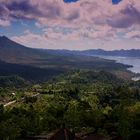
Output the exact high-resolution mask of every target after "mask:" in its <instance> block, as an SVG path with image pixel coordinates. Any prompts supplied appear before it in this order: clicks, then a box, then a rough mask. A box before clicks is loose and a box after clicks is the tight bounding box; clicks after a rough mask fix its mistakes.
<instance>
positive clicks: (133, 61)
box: [98, 55, 140, 80]
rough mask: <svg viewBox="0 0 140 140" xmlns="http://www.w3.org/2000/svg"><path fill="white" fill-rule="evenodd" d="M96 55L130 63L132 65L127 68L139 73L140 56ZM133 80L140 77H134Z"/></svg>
mask: <svg viewBox="0 0 140 140" xmlns="http://www.w3.org/2000/svg"><path fill="white" fill-rule="evenodd" d="M98 57H101V58H105V59H109V60H115V61H116V62H117V63H122V64H127V65H132V66H133V67H130V68H128V70H130V71H132V72H134V73H139V74H140V58H135V57H121V56H104V55H98ZM133 80H140V77H134V78H133Z"/></svg>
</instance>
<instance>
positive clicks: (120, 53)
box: [40, 49, 140, 57]
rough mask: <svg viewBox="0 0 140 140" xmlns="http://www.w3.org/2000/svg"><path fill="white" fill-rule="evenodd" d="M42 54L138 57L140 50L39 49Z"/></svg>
mask: <svg viewBox="0 0 140 140" xmlns="http://www.w3.org/2000/svg"><path fill="white" fill-rule="evenodd" d="M40 50H41V51H42V52H43V51H47V52H49V53H53V54H61V55H86V56H94V55H95V56H98V55H104V56H123V57H140V49H130V50H124V49H121V50H111V51H107V50H103V49H89V50H83V51H80V50H72V51H71V50H51V49H40Z"/></svg>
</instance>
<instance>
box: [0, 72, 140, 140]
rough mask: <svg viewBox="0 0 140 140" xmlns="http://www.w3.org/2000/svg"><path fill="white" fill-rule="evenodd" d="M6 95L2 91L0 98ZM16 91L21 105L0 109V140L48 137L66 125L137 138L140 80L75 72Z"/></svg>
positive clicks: (139, 135) (139, 131) (128, 139)
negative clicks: (125, 79)
mask: <svg viewBox="0 0 140 140" xmlns="http://www.w3.org/2000/svg"><path fill="white" fill-rule="evenodd" d="M9 90H10V89H7V88H1V91H0V96H1V97H2V95H3V96H5V94H6V93H7V94H8V92H9ZM12 90H13V88H12ZM14 90H15V89H14ZM15 92H16V96H15V97H14V98H15V99H20V98H22V97H23V96H24V100H23V101H22V102H21V101H20V100H19V101H18V102H16V103H15V104H13V105H11V106H8V107H4V106H3V105H1V106H0V139H6V140H7V139H9V140H14V139H19V138H23V137H28V136H34V135H39V134H42V133H45V134H48V133H50V132H52V131H54V130H56V129H59V128H61V127H62V126H63V125H64V124H65V126H66V127H67V128H69V129H71V130H73V131H74V132H75V133H80V134H81V135H83V134H86V133H90V132H94V133H97V134H102V135H105V136H107V137H109V138H121V139H123V140H139V138H140V82H139V81H138V82H132V81H131V82H126V81H124V80H122V79H120V78H118V77H116V76H115V75H113V74H111V73H109V72H106V71H81V70H77V71H72V72H69V73H67V74H65V75H61V76H58V77H55V78H53V79H52V80H50V81H48V82H47V83H42V84H40V85H34V86H30V87H26V88H25V89H24V90H23V89H22V91H21V92H20V90H18V91H15ZM4 93H5V94H4ZM27 93H28V96H27ZM29 93H30V94H29ZM37 93H40V95H39V96H30V95H33V94H37ZM6 97H7V96H6ZM11 100H13V99H12V98H11Z"/></svg>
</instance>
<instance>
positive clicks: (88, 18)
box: [0, 0, 140, 40]
mask: <svg viewBox="0 0 140 140" xmlns="http://www.w3.org/2000/svg"><path fill="white" fill-rule="evenodd" d="M16 20H34V21H35V22H36V27H37V28H40V29H41V30H42V32H43V38H44V37H45V38H46V39H55V40H56V39H69V40H73V39H74V40H75V39H80V38H90V39H105V40H108V39H116V38H119V37H120V36H119V35H120V34H121V35H122V34H123V37H124V38H128V37H130V38H139V32H137V30H139V29H140V1H139V0H122V1H121V2H120V3H119V4H117V5H113V4H112V2H111V0H79V1H76V2H71V3H64V1H63V0H0V26H9V25H10V22H11V21H16ZM137 34H138V35H137Z"/></svg>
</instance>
